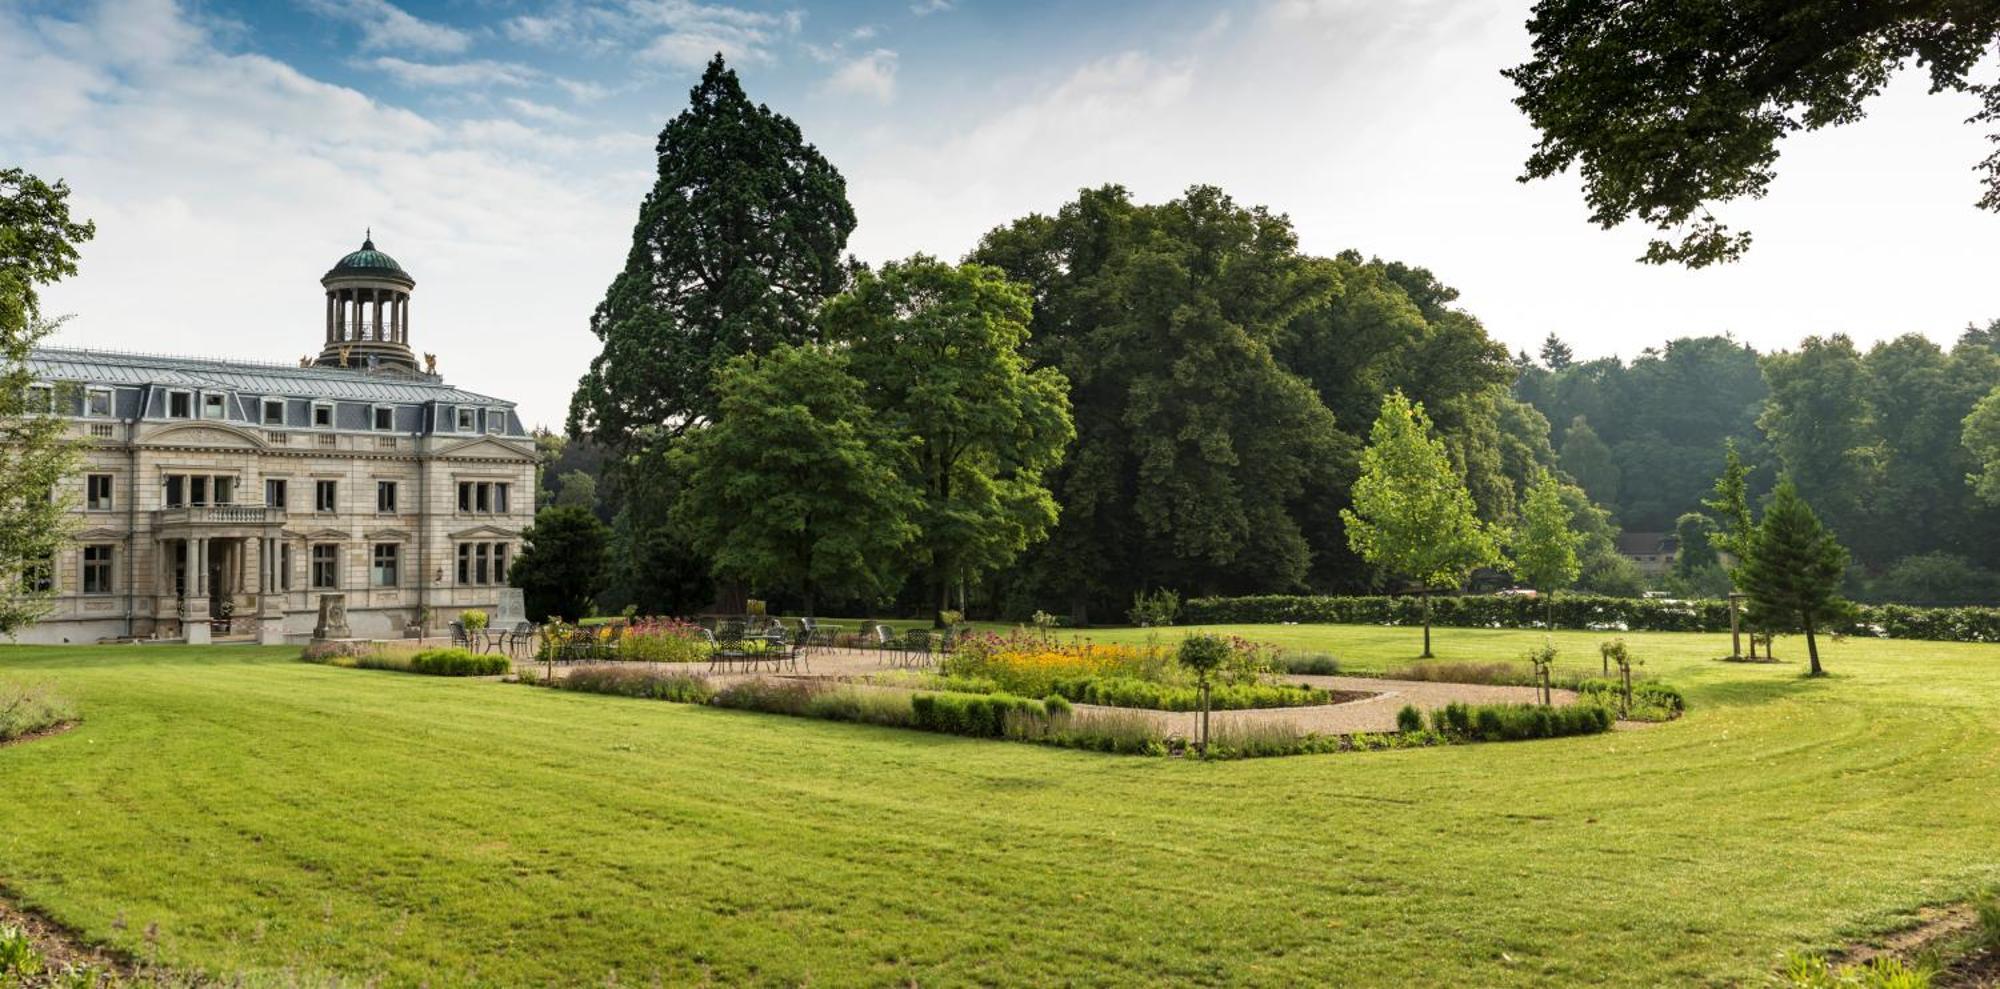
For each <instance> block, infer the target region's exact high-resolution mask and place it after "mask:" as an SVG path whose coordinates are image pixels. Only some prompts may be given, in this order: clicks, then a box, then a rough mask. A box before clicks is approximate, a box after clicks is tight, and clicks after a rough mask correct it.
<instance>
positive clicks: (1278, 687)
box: [1049, 677, 1332, 711]
mask: <svg viewBox="0 0 2000 989" xmlns="http://www.w3.org/2000/svg"><path fill="white" fill-rule="evenodd" d="M1049 692H1050V693H1052V694H1056V695H1059V696H1061V697H1065V698H1067V699H1069V700H1072V701H1075V702H1076V703H1079V704H1099V705H1102V706H1104V707H1139V708H1149V709H1151V710H1155V711H1198V710H1201V692H1200V690H1199V689H1197V688H1195V687H1188V686H1175V685H1169V684H1163V683H1155V682H1153V681H1151V680H1141V679H1138V678H1136V677H1079V678H1076V679H1063V680H1054V681H1051V682H1050V684H1049ZM1331 699H1332V695H1331V694H1330V693H1329V692H1327V691H1325V690H1322V689H1319V688H1317V687H1304V686H1297V685H1293V684H1266V683H1244V684H1219V685H1216V686H1212V687H1210V688H1209V709H1210V710H1214V711H1243V710H1251V709H1256V708H1267V707H1305V706H1308V705H1312V704H1325V703H1327V702H1328V701H1329V700H1331Z"/></svg>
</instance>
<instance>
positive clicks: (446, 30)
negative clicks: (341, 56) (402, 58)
mask: <svg viewBox="0 0 2000 989" xmlns="http://www.w3.org/2000/svg"><path fill="white" fill-rule="evenodd" d="M301 2H302V3H303V4H304V5H305V7H306V8H307V9H308V10H311V11H314V12H315V13H318V14H320V15H321V16H324V17H329V18H332V19H334V20H339V21H345V22H347V23H349V24H353V25H354V26H356V27H359V28H360V29H361V47H363V48H367V49H391V48H406V49H415V50H417V51H427V52H444V53H455V52H462V51H464V50H465V49H466V48H467V47H468V46H469V45H471V44H472V38H471V36H470V35H468V34H466V33H465V32H464V31H460V30H459V29H457V28H455V27H451V26H450V25H447V24H439V23H438V22H436V21H427V20H424V19H423V18H421V17H415V16H412V15H411V14H409V13H408V12H406V11H404V10H403V9H402V8H401V7H398V6H396V5H395V4H393V3H390V2H388V0H301Z"/></svg>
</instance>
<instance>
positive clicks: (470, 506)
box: [458, 481, 507, 515]
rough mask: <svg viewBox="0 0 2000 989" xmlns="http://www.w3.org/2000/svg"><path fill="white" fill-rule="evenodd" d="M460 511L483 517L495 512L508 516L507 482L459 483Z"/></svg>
mask: <svg viewBox="0 0 2000 989" xmlns="http://www.w3.org/2000/svg"><path fill="white" fill-rule="evenodd" d="M458 510H459V511H461V512H474V513H478V514H481V515H486V514H491V513H495V512H497V513H499V514H502V515H505V514H507V482H505V481H460V482H458Z"/></svg>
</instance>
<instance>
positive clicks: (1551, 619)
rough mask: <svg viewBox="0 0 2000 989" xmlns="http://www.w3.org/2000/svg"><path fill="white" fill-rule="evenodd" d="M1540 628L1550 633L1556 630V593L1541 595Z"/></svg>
mask: <svg viewBox="0 0 2000 989" xmlns="http://www.w3.org/2000/svg"><path fill="white" fill-rule="evenodd" d="M1542 627H1543V628H1546V629H1548V630H1549V631H1551V632H1553V631H1555V630H1556V592H1554V591H1550V592H1548V593H1547V594H1544V595H1542Z"/></svg>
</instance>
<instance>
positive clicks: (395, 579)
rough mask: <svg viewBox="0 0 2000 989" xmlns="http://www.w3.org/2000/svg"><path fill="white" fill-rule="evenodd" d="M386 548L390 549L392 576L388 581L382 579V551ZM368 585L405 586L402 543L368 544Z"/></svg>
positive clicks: (390, 573) (390, 571)
mask: <svg viewBox="0 0 2000 989" xmlns="http://www.w3.org/2000/svg"><path fill="white" fill-rule="evenodd" d="M385 549H386V550H388V551H389V576H390V578H391V579H390V580H386V581H385V580H383V579H382V551H383V550H385ZM368 586H370V587H401V586H403V544H402V543H370V544H368Z"/></svg>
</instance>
